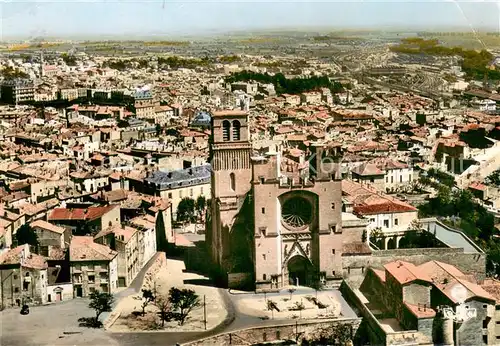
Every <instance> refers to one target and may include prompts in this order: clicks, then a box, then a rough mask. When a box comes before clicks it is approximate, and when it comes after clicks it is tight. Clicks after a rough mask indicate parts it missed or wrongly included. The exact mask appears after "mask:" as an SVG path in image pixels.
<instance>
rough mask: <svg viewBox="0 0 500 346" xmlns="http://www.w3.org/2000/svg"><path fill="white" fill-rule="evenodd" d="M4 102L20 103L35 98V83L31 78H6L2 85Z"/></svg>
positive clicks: (0, 88) (1, 90)
mask: <svg viewBox="0 0 500 346" xmlns="http://www.w3.org/2000/svg"><path fill="white" fill-rule="evenodd" d="M0 94H1V99H2V102H5V103H10V104H18V103H22V102H27V101H34V100H35V85H34V84H33V82H32V81H31V80H22V79H16V80H4V81H3V82H2V84H1V85H0Z"/></svg>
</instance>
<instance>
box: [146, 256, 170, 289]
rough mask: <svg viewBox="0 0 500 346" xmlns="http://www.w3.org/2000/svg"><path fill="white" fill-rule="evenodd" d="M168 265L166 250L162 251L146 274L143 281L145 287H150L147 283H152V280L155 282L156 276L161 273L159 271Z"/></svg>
mask: <svg viewBox="0 0 500 346" xmlns="http://www.w3.org/2000/svg"><path fill="white" fill-rule="evenodd" d="M166 266H167V257H165V253H164V252H160V253H159V255H158V256H157V257H156V259H155V261H154V263H153V264H152V265H151V267H149V269H148V270H147V272H146V273H145V274H144V280H143V283H142V286H143V288H148V287H147V285H149V284H150V282H154V280H155V279H156V277H157V276H158V275H159V272H160V270H161V268H163V267H166Z"/></svg>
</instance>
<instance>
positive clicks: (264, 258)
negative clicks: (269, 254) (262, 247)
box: [262, 253, 266, 261]
mask: <svg viewBox="0 0 500 346" xmlns="http://www.w3.org/2000/svg"><path fill="white" fill-rule="evenodd" d="M262 259H263V260H264V261H265V260H266V254H265V253H263V254H262Z"/></svg>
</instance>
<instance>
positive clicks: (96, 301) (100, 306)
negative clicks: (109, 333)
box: [89, 292, 115, 325]
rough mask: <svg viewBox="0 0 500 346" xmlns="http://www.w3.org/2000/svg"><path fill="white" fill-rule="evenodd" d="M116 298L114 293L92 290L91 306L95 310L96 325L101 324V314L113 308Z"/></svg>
mask: <svg viewBox="0 0 500 346" xmlns="http://www.w3.org/2000/svg"><path fill="white" fill-rule="evenodd" d="M114 300H115V298H114V297H113V295H111V294H109V293H106V292H92V293H90V303H89V308H91V309H93V310H94V311H95V321H94V323H95V324H96V325H98V324H100V322H99V316H101V314H102V313H103V312H109V311H111V310H112V305H113V302H114Z"/></svg>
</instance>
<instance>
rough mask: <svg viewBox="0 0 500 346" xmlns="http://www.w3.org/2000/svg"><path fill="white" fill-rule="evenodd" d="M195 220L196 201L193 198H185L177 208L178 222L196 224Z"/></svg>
mask: <svg viewBox="0 0 500 346" xmlns="http://www.w3.org/2000/svg"><path fill="white" fill-rule="evenodd" d="M195 220H196V217H195V201H194V199H192V198H189V197H184V198H183V199H182V200H181V201H180V202H179V205H178V206H177V221H179V222H194V221H195Z"/></svg>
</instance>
